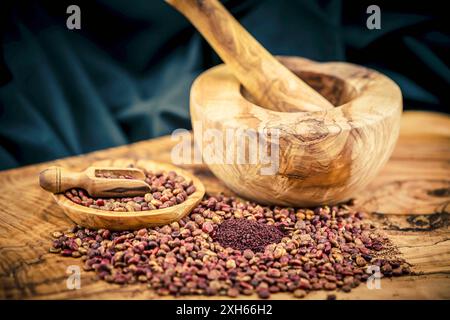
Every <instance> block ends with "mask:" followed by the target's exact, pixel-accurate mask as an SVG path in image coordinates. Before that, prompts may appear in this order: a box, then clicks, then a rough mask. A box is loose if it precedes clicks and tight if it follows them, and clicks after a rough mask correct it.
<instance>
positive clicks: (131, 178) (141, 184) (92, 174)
mask: <svg viewBox="0 0 450 320" xmlns="http://www.w3.org/2000/svg"><path fill="white" fill-rule="evenodd" d="M111 174H112V175H114V176H124V177H125V178H120V179H116V178H105V177H98V175H111ZM144 180H145V174H144V172H142V170H139V169H136V168H114V167H89V168H87V169H86V170H84V171H82V172H73V171H70V170H68V169H64V168H61V167H50V168H47V169H45V170H44V171H42V172H41V173H40V174H39V183H40V185H41V187H42V188H43V189H45V190H47V191H49V192H52V193H55V194H56V193H61V192H65V191H66V190H69V189H72V188H81V189H84V190H86V191H87V192H88V193H89V195H90V196H92V197H105V198H106V197H135V196H140V195H144V194H145V193H148V192H150V191H151V188H150V186H149V185H148V184H147V183H146V182H145V181H144Z"/></svg>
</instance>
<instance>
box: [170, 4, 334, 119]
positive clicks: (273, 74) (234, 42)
mask: <svg viewBox="0 0 450 320" xmlns="http://www.w3.org/2000/svg"><path fill="white" fill-rule="evenodd" d="M165 1H166V2H167V3H169V4H170V5H172V6H173V7H175V8H176V9H177V10H178V11H180V12H181V13H182V14H183V15H184V16H186V18H187V19H188V20H189V21H190V22H191V23H192V24H193V25H194V26H195V27H196V28H197V30H198V31H199V32H200V33H201V34H202V35H203V37H205V39H206V40H207V41H208V42H209V44H210V45H211V46H212V47H213V49H214V50H215V51H216V52H217V54H218V55H219V56H220V58H221V59H222V60H223V61H224V62H225V64H226V65H227V66H228V67H229V68H230V69H231V70H232V72H233V74H234V76H235V77H236V78H237V79H238V80H239V82H240V83H241V84H242V85H243V86H244V87H245V88H246V89H247V91H248V92H249V93H250V94H251V95H252V96H253V98H254V99H255V101H256V102H257V103H258V104H259V105H261V106H263V107H265V108H268V109H271V110H275V111H283V112H286V111H290V112H292V111H320V110H326V109H330V108H333V105H332V104H331V103H330V102H329V101H328V100H326V99H325V98H324V97H323V96H321V95H320V94H319V93H318V92H316V91H315V90H314V89H312V88H311V87H310V86H309V85H307V84H306V83H305V82H304V81H302V80H301V79H300V78H298V77H297V76H296V75H295V74H294V73H292V72H291V71H290V70H289V69H287V68H286V67H285V66H283V65H282V64H281V63H280V62H279V61H278V60H277V59H275V57H274V56H272V55H271V54H270V53H269V52H268V51H267V50H266V49H265V48H264V47H263V46H262V45H261V44H260V43H259V42H258V41H256V40H255V38H253V37H252V36H251V35H250V34H249V33H248V32H247V31H246V30H245V29H244V28H243V27H242V26H241V25H240V24H239V22H238V21H237V20H236V19H235V18H234V17H233V16H232V15H231V14H230V13H229V12H228V11H227V10H226V9H225V7H224V6H223V5H222V4H221V3H220V2H219V1H217V0H165Z"/></svg>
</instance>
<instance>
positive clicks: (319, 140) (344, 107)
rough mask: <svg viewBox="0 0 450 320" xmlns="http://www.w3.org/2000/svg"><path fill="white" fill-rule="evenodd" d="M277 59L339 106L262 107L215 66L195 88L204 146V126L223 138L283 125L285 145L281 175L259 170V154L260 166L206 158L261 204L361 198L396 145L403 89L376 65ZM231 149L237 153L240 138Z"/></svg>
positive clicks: (194, 107) (195, 115)
mask: <svg viewBox="0 0 450 320" xmlns="http://www.w3.org/2000/svg"><path fill="white" fill-rule="evenodd" d="M279 60H280V61H281V62H282V63H283V64H284V65H285V66H287V67H288V68H289V69H290V70H291V71H293V72H294V73H295V74H297V75H299V76H300V77H301V78H302V79H303V80H304V81H306V82H307V83H308V84H309V85H310V86H312V87H313V88H314V89H315V90H317V91H319V92H320V93H321V94H322V95H323V96H325V97H326V98H327V99H328V100H329V101H331V102H332V103H333V104H334V105H335V106H337V107H335V108H333V109H330V110H327V111H317V112H277V111H272V110H269V109H266V108H262V107H260V106H258V105H256V104H255V103H253V102H252V101H251V100H252V99H251V97H249V95H248V94H246V92H245V90H243V89H242V87H241V85H240V83H239V82H238V80H237V79H236V78H235V77H234V76H233V74H232V73H231V70H230V69H229V68H228V67H227V66H225V65H219V66H216V67H214V68H212V69H209V70H207V71H205V72H204V73H202V74H201V75H200V76H199V77H198V78H197V79H196V80H195V82H194V84H193V85H192V88H191V97H190V110H191V119H192V123H193V128H194V134H195V137H196V139H198V138H200V139H203V141H202V144H201V145H202V147H203V150H205V149H206V148H208V147H209V145H210V144H211V141H210V140H211V138H210V136H208V135H203V134H202V132H200V129H199V128H201V130H202V131H203V132H205V130H208V129H215V130H216V132H222V133H224V136H225V132H226V131H227V130H236V129H244V130H245V129H254V130H259V129H279V132H280V136H279V140H278V142H276V141H275V142H274V143H276V144H277V145H278V146H279V165H278V170H277V171H276V172H275V174H273V175H262V174H261V171H260V169H261V168H262V167H267V165H265V164H263V163H262V162H261V161H260V160H259V159H258V161H257V163H256V164H238V163H236V159H234V163H232V164H225V163H215V162H216V161H209V160H208V158H205V157H204V161H205V162H206V163H207V164H208V166H209V168H210V169H211V171H212V172H213V173H214V174H215V175H216V176H217V177H218V178H219V179H221V180H222V181H223V182H224V183H225V184H226V185H227V186H228V187H229V188H230V189H232V190H233V191H235V192H236V193H238V194H239V195H241V196H243V197H245V198H248V199H252V200H254V201H256V202H259V203H264V204H277V205H292V206H316V205H323V204H329V205H331V204H336V203H339V202H342V201H346V200H348V199H350V198H353V197H356V196H357V193H358V191H360V190H361V189H362V188H364V187H365V186H366V185H367V184H368V183H369V182H370V181H371V180H372V179H373V178H374V177H375V176H376V175H377V173H378V172H379V171H380V169H381V168H382V167H383V166H384V164H385V163H386V162H387V160H388V159H389V157H390V155H391V153H392V151H393V149H394V146H395V143H396V141H397V138H398V134H399V130H400V117H401V113H402V95H401V91H400V89H399V87H398V86H397V85H396V84H395V83H394V82H393V81H392V80H390V79H389V78H388V77H386V76H384V75H382V74H380V73H378V72H376V71H374V70H370V69H367V68H364V67H360V66H356V65H352V64H348V63H341V62H329V63H317V62H313V61H311V60H307V59H302V58H297V57H279ZM274 85H275V84H274ZM199 124H200V126H199ZM265 139H266V140H268V141H269V142H270V141H272V140H271V139H272V138H270V137H268V138H265ZM226 147H227V148H230V149H228V150H236V148H237V142H236V140H233V141H231V143H230V144H228V145H227V146H226ZM247 147H248V145H247ZM224 150H226V149H225V148H224ZM249 152H250V151H249V150H248V149H247V150H246V153H247V154H248V153H249ZM219 157H220V155H219ZM208 161H209V162H208Z"/></svg>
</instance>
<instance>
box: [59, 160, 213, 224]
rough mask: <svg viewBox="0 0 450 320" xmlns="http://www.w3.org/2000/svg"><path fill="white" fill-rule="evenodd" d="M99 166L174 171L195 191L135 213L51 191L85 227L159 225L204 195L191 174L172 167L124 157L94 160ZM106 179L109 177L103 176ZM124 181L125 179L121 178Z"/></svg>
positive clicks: (176, 217) (174, 218) (175, 217)
mask: <svg viewBox="0 0 450 320" xmlns="http://www.w3.org/2000/svg"><path fill="white" fill-rule="evenodd" d="M94 165H95V166H96V167H98V168H102V169H103V168H107V167H114V168H120V167H122V168H128V167H129V165H133V166H136V167H138V168H144V169H146V170H149V171H153V172H156V171H165V172H169V171H175V172H176V173H177V174H178V175H181V176H183V177H184V178H185V179H187V180H192V182H193V184H194V186H195V188H196V191H195V192H194V193H193V194H191V195H189V197H188V198H187V199H186V200H185V201H184V202H182V203H180V204H177V205H174V206H171V207H168V208H164V209H156V210H146V211H135V212H111V211H106V210H100V209H93V208H90V207H86V206H82V205H79V204H76V203H75V202H73V201H71V200H70V199H68V198H67V197H66V196H65V195H64V194H54V195H53V197H54V198H55V200H56V202H57V203H58V204H59V205H60V206H61V207H62V208H63V210H64V212H65V213H66V215H67V216H68V217H69V218H70V219H71V220H72V221H74V222H75V223H77V224H79V225H82V226H84V227H87V228H93V229H102V228H106V229H110V230H135V229H140V228H144V227H149V226H158V225H164V224H168V223H171V222H173V221H177V220H179V219H181V218H182V217H184V216H185V215H186V214H188V213H189V212H190V211H191V210H192V209H193V208H194V207H195V206H196V205H197V204H198V203H199V202H200V200H201V199H202V198H203V196H204V194H205V187H204V186H203V184H202V182H201V181H200V180H199V179H198V178H196V177H195V176H194V175H192V174H191V173H189V172H187V171H185V170H182V169H180V168H177V167H175V166H172V165H169V164H165V163H157V162H153V161H150V160H140V161H130V160H126V159H116V160H111V161H110V160H106V161H100V162H96V163H94ZM103 180H109V179H103ZM121 180H124V179H121Z"/></svg>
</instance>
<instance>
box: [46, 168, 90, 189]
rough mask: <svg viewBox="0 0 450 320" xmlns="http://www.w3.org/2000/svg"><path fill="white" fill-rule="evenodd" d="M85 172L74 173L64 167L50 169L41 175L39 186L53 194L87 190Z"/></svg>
mask: <svg viewBox="0 0 450 320" xmlns="http://www.w3.org/2000/svg"><path fill="white" fill-rule="evenodd" d="M86 181H87V180H86V175H85V174H84V172H81V173H80V172H73V171H71V170H68V169H65V168H62V167H57V166H53V167H49V168H47V169H45V170H44V171H42V172H41V173H40V174H39V184H40V185H41V187H42V188H43V189H44V190H47V191H49V192H51V193H61V192H64V191H66V190H68V189H71V188H84V189H85V188H86Z"/></svg>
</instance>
